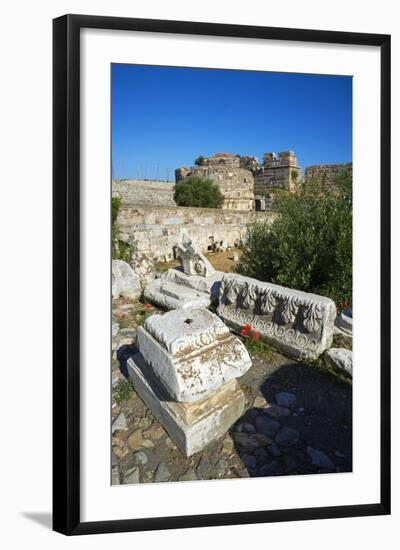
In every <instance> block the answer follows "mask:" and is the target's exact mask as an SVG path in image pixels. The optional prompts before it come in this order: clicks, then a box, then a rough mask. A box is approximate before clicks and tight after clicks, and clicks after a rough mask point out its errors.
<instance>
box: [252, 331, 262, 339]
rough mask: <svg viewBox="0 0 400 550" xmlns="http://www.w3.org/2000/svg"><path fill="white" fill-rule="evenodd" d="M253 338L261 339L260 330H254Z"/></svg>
mask: <svg viewBox="0 0 400 550" xmlns="http://www.w3.org/2000/svg"><path fill="white" fill-rule="evenodd" d="M252 338H253V340H259V339H260V333H259V332H258V331H256V332H253V334H252Z"/></svg>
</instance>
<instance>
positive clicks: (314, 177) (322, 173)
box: [304, 162, 353, 186]
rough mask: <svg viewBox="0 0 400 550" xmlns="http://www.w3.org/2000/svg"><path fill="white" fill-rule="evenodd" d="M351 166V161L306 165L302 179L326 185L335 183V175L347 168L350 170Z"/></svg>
mask: <svg viewBox="0 0 400 550" xmlns="http://www.w3.org/2000/svg"><path fill="white" fill-rule="evenodd" d="M352 166H353V165H352V163H351V162H348V163H343V164H317V165H315V166H308V167H307V168H306V170H305V174H304V179H305V182H306V183H320V184H322V185H328V186H331V185H335V183H336V176H337V175H338V174H339V173H340V172H342V171H343V170H346V169H347V168H349V169H350V170H352Z"/></svg>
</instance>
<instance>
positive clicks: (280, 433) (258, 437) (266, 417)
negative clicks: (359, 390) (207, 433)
mask: <svg viewBox="0 0 400 550" xmlns="http://www.w3.org/2000/svg"><path fill="white" fill-rule="evenodd" d="M264 366H265V364H264ZM257 370H258V371H260V370H261V371H262V370H263V369H262V368H261V369H260V368H258V369H257V366H256V368H255V369H254V370H253V368H252V369H250V371H249V372H248V373H246V375H244V377H242V379H240V380H239V381H240V382H241V385H242V387H243V389H244V391H245V393H246V390H247V388H249V386H248V385H247V384H249V383H250V382H251V383H252V386H254V385H258V387H259V393H258V396H257V397H256V399H255V400H253V403H252V406H251V398H250V408H249V409H248V410H247V411H246V413H245V414H244V416H243V417H242V418H240V419H239V420H238V421H237V422H236V423H235V424H234V425H233V426H232V428H231V430H230V435H231V436H232V438H233V440H234V442H235V448H236V451H237V453H238V454H239V456H240V457H241V459H242V461H243V463H244V465H245V466H246V468H247V471H248V474H249V475H250V476H252V477H259V476H270V475H294V474H313V473H332V472H351V471H352V387H351V384H350V383H346V382H343V381H340V380H338V379H337V378H336V377H335V376H333V375H332V374H329V373H327V372H323V371H320V370H319V369H318V368H317V367H315V366H308V365H303V364H301V363H295V362H293V363H288V364H284V365H281V366H278V367H276V368H274V367H272V366H271V367H270V369H269V371H270V372H268V373H265V372H264V374H262V372H259V373H258V376H257ZM252 371H253V372H252ZM265 374H267V376H266V377H265ZM282 393H283V394H284V395H283V397H281V399H282V401H281V399H279V394H282ZM277 396H278V397H277ZM263 401H264V402H263ZM279 405H281V406H279Z"/></svg>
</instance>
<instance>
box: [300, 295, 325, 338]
mask: <svg viewBox="0 0 400 550" xmlns="http://www.w3.org/2000/svg"><path fill="white" fill-rule="evenodd" d="M321 325H322V309H321V305H320V304H318V303H315V302H312V301H311V300H309V301H308V302H307V303H306V304H305V305H304V306H303V326H304V328H305V329H306V331H307V332H316V331H317V330H318V329H319V328H320V327H321Z"/></svg>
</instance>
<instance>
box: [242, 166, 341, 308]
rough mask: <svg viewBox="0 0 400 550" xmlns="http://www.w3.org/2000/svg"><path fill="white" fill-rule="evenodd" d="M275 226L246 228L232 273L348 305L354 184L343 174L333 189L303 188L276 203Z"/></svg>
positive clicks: (258, 225)
mask: <svg viewBox="0 0 400 550" xmlns="http://www.w3.org/2000/svg"><path fill="white" fill-rule="evenodd" d="M276 210H277V211H278V212H279V217H278V218H277V219H276V220H275V221H274V223H273V224H271V225H269V224H268V223H266V222H258V223H255V224H253V225H250V226H249V227H248V228H247V234H246V236H245V238H244V240H243V244H242V255H241V257H240V261H239V264H238V266H237V268H236V271H238V272H239V273H242V274H244V275H248V276H250V277H255V278H257V279H260V280H262V281H269V282H272V283H275V284H279V285H283V286H287V287H291V288H296V289H299V290H303V291H305V292H314V293H317V294H322V295H325V296H329V297H330V298H332V299H333V300H335V302H339V303H340V302H342V301H343V300H345V301H346V302H348V303H349V304H351V301H352V180H351V173H350V171H349V170H347V169H345V170H344V171H343V172H342V173H340V174H339V175H338V177H337V180H336V185H335V186H331V187H330V188H329V189H326V188H325V189H324V190H323V191H322V190H321V186H320V185H318V183H315V184H303V185H302V186H301V188H300V190H299V192H298V193H297V194H289V195H286V196H281V197H279V198H277V201H276Z"/></svg>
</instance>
